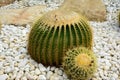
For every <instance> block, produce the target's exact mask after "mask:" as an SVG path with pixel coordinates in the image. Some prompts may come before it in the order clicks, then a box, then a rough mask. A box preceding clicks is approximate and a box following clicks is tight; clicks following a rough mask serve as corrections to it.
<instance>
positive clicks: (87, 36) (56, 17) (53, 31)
mask: <svg viewBox="0 0 120 80" xmlns="http://www.w3.org/2000/svg"><path fill="white" fill-rule="evenodd" d="M92 39H93V35H92V30H91V28H90V25H89V24H88V22H87V21H86V19H85V18H83V17H82V16H80V15H79V14H77V13H75V12H72V11H66V12H64V11H62V10H54V11H51V12H48V13H47V14H45V15H44V16H42V17H41V18H40V19H38V20H37V21H36V22H35V23H34V25H33V27H32V29H31V31H30V34H29V40H28V53H29V54H30V55H31V57H32V58H33V59H34V60H35V61H37V62H41V63H43V64H44V65H54V66H59V65H61V64H62V61H63V56H64V53H65V52H66V51H67V50H68V49H71V48H73V47H77V46H84V47H86V48H88V49H91V48H92Z"/></svg>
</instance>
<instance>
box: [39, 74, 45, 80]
mask: <svg viewBox="0 0 120 80" xmlns="http://www.w3.org/2000/svg"><path fill="white" fill-rule="evenodd" d="M38 79H39V80H46V77H45V76H44V75H39V77H38Z"/></svg>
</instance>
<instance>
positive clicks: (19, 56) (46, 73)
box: [0, 0, 120, 80]
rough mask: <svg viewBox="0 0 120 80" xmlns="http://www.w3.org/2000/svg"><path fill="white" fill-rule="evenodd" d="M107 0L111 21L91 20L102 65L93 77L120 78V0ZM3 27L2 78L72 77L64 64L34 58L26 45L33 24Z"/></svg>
mask: <svg viewBox="0 0 120 80" xmlns="http://www.w3.org/2000/svg"><path fill="white" fill-rule="evenodd" d="M41 1H42V0H41ZM103 1H104V3H105V5H106V7H107V21H105V22H93V21H91V22H90V24H91V26H92V27H93V32H94V48H93V49H94V52H95V54H96V55H97V58H98V69H97V72H96V73H95V75H94V76H93V77H92V80H120V27H119V26H118V19H117V11H118V10H120V0H103ZM11 5H12V4H11ZM50 5H52V3H50ZM3 8H5V7H2V9H3ZM6 9H7V8H6ZM51 9H52V8H51ZM2 27H3V28H2V30H1V33H0V80H70V79H68V78H67V76H66V74H65V73H64V70H63V69H62V68H56V67H54V66H48V67H45V66H44V65H42V64H38V63H36V62H35V61H34V60H32V59H31V58H30V56H29V55H28V53H27V49H26V47H27V38H28V34H29V31H30V25H29V24H27V25H26V26H15V25H5V24H3V25H2Z"/></svg>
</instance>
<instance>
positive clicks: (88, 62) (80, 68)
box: [63, 47, 97, 80]
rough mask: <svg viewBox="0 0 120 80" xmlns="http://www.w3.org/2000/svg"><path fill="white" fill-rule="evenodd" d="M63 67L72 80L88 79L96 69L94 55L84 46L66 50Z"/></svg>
mask: <svg viewBox="0 0 120 80" xmlns="http://www.w3.org/2000/svg"><path fill="white" fill-rule="evenodd" d="M63 68H64V70H65V72H66V74H67V75H68V76H69V77H70V78H71V79H73V80H88V79H89V78H90V77H91V76H92V75H93V74H94V72H95V71H96V69H97V61H96V56H95V55H94V54H93V52H92V51H91V50H88V49H87V48H85V47H77V48H74V49H72V50H68V51H67V52H66V56H65V57H64V61H63Z"/></svg>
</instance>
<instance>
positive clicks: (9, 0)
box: [0, 0, 15, 6]
mask: <svg viewBox="0 0 120 80" xmlns="http://www.w3.org/2000/svg"><path fill="white" fill-rule="evenodd" d="M14 1H15V0H0V6H4V5H7V4H10V3H13V2H14Z"/></svg>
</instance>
